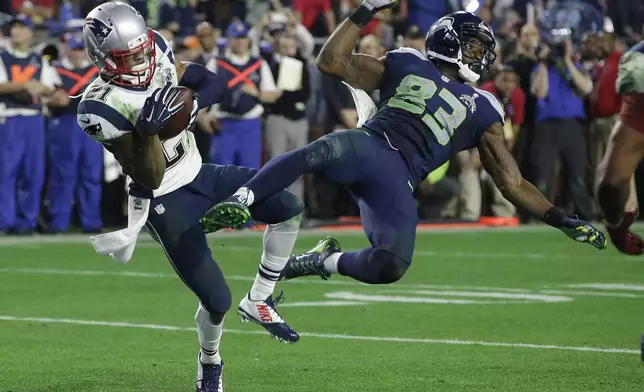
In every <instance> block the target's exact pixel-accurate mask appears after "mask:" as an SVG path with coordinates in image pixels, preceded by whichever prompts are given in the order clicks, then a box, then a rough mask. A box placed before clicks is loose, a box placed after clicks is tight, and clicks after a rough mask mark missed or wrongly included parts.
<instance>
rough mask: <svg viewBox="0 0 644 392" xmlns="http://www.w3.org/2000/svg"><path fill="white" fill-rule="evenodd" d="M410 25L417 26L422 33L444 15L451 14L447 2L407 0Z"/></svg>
mask: <svg viewBox="0 0 644 392" xmlns="http://www.w3.org/2000/svg"><path fill="white" fill-rule="evenodd" d="M407 7H408V9H409V10H408V18H407V22H408V23H409V25H416V26H418V27H419V28H420V30H421V31H429V27H430V26H431V25H432V24H433V23H434V22H436V21H437V20H438V19H439V18H440V17H442V16H443V15H445V14H447V13H449V12H451V9H450V8H449V6H448V2H447V1H443V0H441V1H427V0H407Z"/></svg>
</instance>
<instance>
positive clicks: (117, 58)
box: [103, 29, 156, 86]
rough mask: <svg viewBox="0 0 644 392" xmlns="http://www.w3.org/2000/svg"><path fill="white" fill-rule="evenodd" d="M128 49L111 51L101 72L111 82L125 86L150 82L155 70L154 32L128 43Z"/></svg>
mask: <svg viewBox="0 0 644 392" xmlns="http://www.w3.org/2000/svg"><path fill="white" fill-rule="evenodd" d="M128 46H129V49H122V50H111V51H109V52H108V54H107V56H106V57H105V67H104V68H103V72H104V73H105V74H106V75H107V76H109V77H110V78H111V81H112V82H114V83H116V84H119V85H125V86H143V85H145V84H147V83H149V82H150V80H152V76H153V75H154V70H155V68H156V61H155V60H156V53H155V52H156V50H155V46H156V45H155V41H154V32H153V31H152V30H150V29H148V34H147V35H142V36H141V37H139V38H137V39H134V40H132V41H130V42H128Z"/></svg>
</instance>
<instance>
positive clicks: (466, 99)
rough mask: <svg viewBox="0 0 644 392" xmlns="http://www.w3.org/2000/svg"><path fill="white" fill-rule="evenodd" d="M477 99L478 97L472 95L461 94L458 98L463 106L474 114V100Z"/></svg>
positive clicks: (475, 94)
mask: <svg viewBox="0 0 644 392" xmlns="http://www.w3.org/2000/svg"><path fill="white" fill-rule="evenodd" d="M478 97H479V95H478V94H477V93H474V94H472V95H467V94H463V95H461V96H460V97H459V98H460V99H461V101H463V103H464V104H465V106H467V108H468V109H470V112H472V113H474V112H475V111H476V98H478Z"/></svg>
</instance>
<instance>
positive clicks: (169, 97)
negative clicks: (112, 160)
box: [136, 83, 184, 136]
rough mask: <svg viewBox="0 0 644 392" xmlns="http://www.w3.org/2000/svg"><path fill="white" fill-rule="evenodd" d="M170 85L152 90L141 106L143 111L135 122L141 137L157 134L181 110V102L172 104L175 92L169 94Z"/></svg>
mask: <svg viewBox="0 0 644 392" xmlns="http://www.w3.org/2000/svg"><path fill="white" fill-rule="evenodd" d="M171 87H172V84H171V83H168V84H166V85H165V86H164V87H163V88H158V89H156V90H154V92H153V93H152V95H150V96H149V97H148V98H147V99H146V100H145V103H144V104H143V109H141V113H140V114H139V118H138V120H137V122H136V131H137V132H138V133H140V134H141V135H143V136H153V135H156V134H158V133H159V132H160V131H161V129H162V128H163V127H164V126H165V125H166V124H167V123H168V121H169V120H170V117H172V116H173V115H175V114H176V113H178V112H179V111H181V109H183V106H184V104H183V102H182V101H178V102H173V101H174V100H175V99H174V98H175V96H174V94H175V92H171V91H170V89H171Z"/></svg>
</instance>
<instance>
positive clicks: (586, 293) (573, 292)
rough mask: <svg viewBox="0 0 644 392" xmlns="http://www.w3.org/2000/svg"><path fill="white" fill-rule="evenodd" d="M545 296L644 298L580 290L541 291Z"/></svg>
mask: <svg viewBox="0 0 644 392" xmlns="http://www.w3.org/2000/svg"><path fill="white" fill-rule="evenodd" d="M539 292H540V293H544V294H563V295H572V296H577V295H581V296H587V297H613V298H644V295H641V294H631V293H610V292H602V291H579V290H540V291H539Z"/></svg>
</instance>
